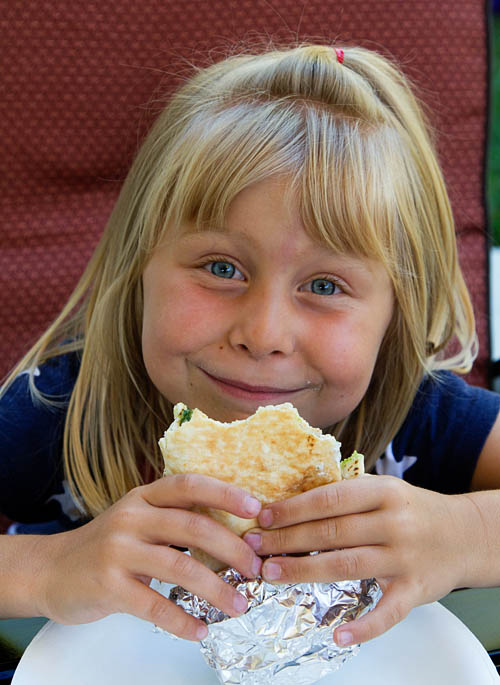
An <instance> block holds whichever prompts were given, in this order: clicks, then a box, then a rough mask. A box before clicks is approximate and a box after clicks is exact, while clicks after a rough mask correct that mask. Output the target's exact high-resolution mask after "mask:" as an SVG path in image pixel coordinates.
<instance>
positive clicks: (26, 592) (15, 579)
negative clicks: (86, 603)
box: [0, 535, 50, 618]
mask: <svg viewBox="0 0 500 685" xmlns="http://www.w3.org/2000/svg"><path fill="white" fill-rule="evenodd" d="M49 546H50V541H49V536H45V535H12V536H11V535H3V536H1V539H0V558H1V562H0V585H1V587H0V616H1V617H3V618H23V617H34V616H44V615H45V613H44V611H43V609H42V607H43V605H44V603H43V589H42V588H43V587H44V580H45V574H46V570H47V569H46V567H47V563H46V559H47V558H48V551H47V548H48V547H49Z"/></svg>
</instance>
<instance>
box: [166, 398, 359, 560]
mask: <svg viewBox="0 0 500 685" xmlns="http://www.w3.org/2000/svg"><path fill="white" fill-rule="evenodd" d="M159 445H160V449H161V452H162V455H163V458H164V461H165V471H164V474H165V475H171V474H177V473H188V472H192V473H201V474H204V475H208V476H215V477H217V478H219V479H220V480H223V481H226V482H228V483H233V484H234V485H237V486H239V487H241V488H244V489H245V490H247V491H248V492H250V493H251V494H252V495H253V496H254V497H256V498H257V499H258V500H259V501H260V502H261V503H262V504H263V505H265V504H269V503H271V502H275V501H277V500H282V499H286V498H288V497H292V496H293V495H297V494H299V493H301V492H305V491H306V490H311V489H312V488H315V487H318V486H319V485H325V484H327V483H332V482H335V481H339V480H341V479H342V472H341V466H340V459H341V457H340V443H339V442H338V441H337V440H336V439H335V438H334V437H333V436H332V435H323V433H322V432H321V430H320V429H319V428H313V427H312V426H310V425H309V424H308V423H307V422H306V421H304V419H303V418H302V417H301V416H300V415H299V413H298V412H297V410H296V409H295V407H293V406H292V405H291V404H290V403H285V404H280V405H270V406H266V407H259V409H257V411H256V412H255V414H253V415H252V416H249V417H248V418H247V419H243V420H239V421H233V422H232V423H221V422H220V421H215V420H213V419H210V418H209V417H208V416H207V415H206V414H204V413H203V412H201V411H200V410H199V409H193V410H190V409H188V408H187V407H186V405H184V404H182V403H179V404H176V405H175V407H174V421H173V423H172V424H171V425H170V427H169V428H168V430H167V431H166V432H165V434H164V436H163V438H161V439H160V441H159ZM360 456H361V457H362V455H360ZM357 464H358V468H359V462H357ZM356 475H357V474H356ZM193 510H196V511H199V512H202V513H205V514H208V515H209V516H211V517H212V518H213V519H215V520H217V521H220V522H221V523H223V524H224V525H225V526H227V527H228V528H230V529H231V530H233V531H234V532H235V533H236V534H237V535H243V534H244V533H245V532H246V531H247V530H250V529H251V528H255V527H258V522H257V519H242V518H239V517H238V516H234V515H232V514H229V513H228V512H225V511H221V510H218V509H210V508H203V507H195V508H193ZM190 551H191V553H192V554H193V556H194V557H196V558H198V559H199V560H200V561H203V563H205V564H206V565H207V566H209V567H210V568H211V569H213V570H215V571H218V570H222V569H223V568H225V565H224V564H221V562H219V561H218V560H216V559H214V558H213V557H211V556H210V555H208V554H206V553H205V552H203V551H202V550H198V549H193V550H190Z"/></svg>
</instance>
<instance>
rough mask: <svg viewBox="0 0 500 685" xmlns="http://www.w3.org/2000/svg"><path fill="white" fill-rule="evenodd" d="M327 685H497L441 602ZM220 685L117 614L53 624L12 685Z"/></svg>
mask: <svg viewBox="0 0 500 685" xmlns="http://www.w3.org/2000/svg"><path fill="white" fill-rule="evenodd" d="M319 682H321V684H322V685H328V684H331V685H354V684H356V685H363V684H364V683H366V684H367V685H422V684H424V685H445V684H448V683H453V685H471V683H474V685H483V684H484V685H489V684H490V683H493V684H494V685H498V683H499V682H500V677H499V676H498V675H497V673H496V669H495V667H494V665H493V663H492V661H491V659H490V658H489V656H488V654H487V652H486V651H485V650H484V648H483V647H482V645H481V644H480V642H479V641H478V640H477V638H476V637H475V636H474V635H473V634H472V633H471V632H470V631H469V629H468V628H466V627H465V625H464V624H463V623H461V621H459V619H458V618H456V616H454V615H453V614H452V613H451V612H449V611H448V610H447V609H445V608H444V607H443V606H442V605H441V604H438V603H437V602H435V603H433V604H426V605H424V606H421V607H417V608H416V609H414V610H413V611H412V612H411V613H410V615H409V616H408V617H407V618H406V619H405V620H404V621H402V622H401V623H399V624H398V625H396V626H394V627H393V628H392V629H391V630H389V631H388V632H387V633H385V634H384V635H382V636H380V637H379V638H376V639H375V640H372V641H371V642H368V643H366V644H364V645H361V649H360V651H359V654H358V655H357V656H355V657H353V658H352V659H351V660H350V661H349V662H347V663H346V664H345V665H344V666H342V667H341V669H340V670H339V671H335V672H334V673H332V674H331V675H329V676H327V677H325V678H323V679H322V680H321V681H319ZM69 683H70V684H71V685H88V684H89V683H92V685H116V683H119V684H120V685H143V684H146V685H193V683H196V684H197V685H217V683H218V679H217V677H216V676H215V673H214V672H213V671H212V670H211V669H210V668H209V667H208V666H207V665H206V663H205V661H204V660H203V657H202V656H201V654H200V651H199V648H198V646H197V644H196V643H193V642H188V641H185V640H172V639H171V638H169V637H168V636H166V635H164V634H162V633H159V632H155V631H154V629H153V627H152V626H151V624H150V623H147V622H145V621H142V620H140V619H138V618H134V617H132V616H128V615H126V614H114V615H112V616H108V617H107V618H105V619H102V620H101V621H96V622H95V623H89V624H86V625H80V626H62V625H58V624H57V623H53V622H49V623H47V624H46V625H45V626H44V627H43V628H42V630H41V631H40V632H39V633H38V635H36V636H35V638H34V639H33V641H32V642H31V644H30V645H29V646H28V648H27V650H26V652H25V653H24V656H23V658H22V659H21V662H20V664H19V666H18V668H17V670H16V673H15V675H14V679H13V681H12V685H35V684H36V685H68V684H69Z"/></svg>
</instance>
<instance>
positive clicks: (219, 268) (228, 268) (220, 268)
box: [210, 262, 236, 278]
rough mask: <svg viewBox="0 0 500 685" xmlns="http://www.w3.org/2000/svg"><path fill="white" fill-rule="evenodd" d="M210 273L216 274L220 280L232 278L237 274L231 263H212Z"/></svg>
mask: <svg viewBox="0 0 500 685" xmlns="http://www.w3.org/2000/svg"><path fill="white" fill-rule="evenodd" d="M210 271H211V272H212V273H213V274H214V276H220V278H232V277H233V276H234V274H235V271H236V268H235V267H234V265H233V264H230V263H229V262H212V264H211V265H210Z"/></svg>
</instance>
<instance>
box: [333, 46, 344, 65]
mask: <svg viewBox="0 0 500 685" xmlns="http://www.w3.org/2000/svg"><path fill="white" fill-rule="evenodd" d="M334 50H335V54H336V55H337V62H338V63H339V64H342V62H343V61H344V51H343V50H342V48H334Z"/></svg>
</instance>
